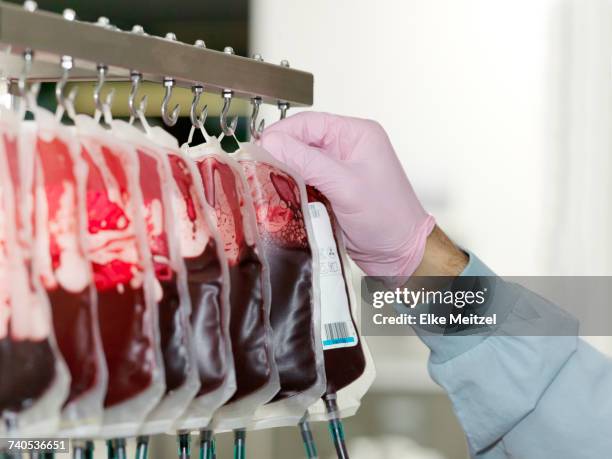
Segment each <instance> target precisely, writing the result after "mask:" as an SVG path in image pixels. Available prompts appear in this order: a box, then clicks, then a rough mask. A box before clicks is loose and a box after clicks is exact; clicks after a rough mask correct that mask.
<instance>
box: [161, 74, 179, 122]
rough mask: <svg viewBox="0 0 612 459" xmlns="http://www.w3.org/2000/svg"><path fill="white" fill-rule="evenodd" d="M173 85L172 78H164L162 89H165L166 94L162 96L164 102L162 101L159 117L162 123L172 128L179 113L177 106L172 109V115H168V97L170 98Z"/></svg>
mask: <svg viewBox="0 0 612 459" xmlns="http://www.w3.org/2000/svg"><path fill="white" fill-rule="evenodd" d="M174 85H175V81H174V79H172V78H164V87H165V88H166V93H165V94H164V100H163V101H162V106H161V115H162V119H163V120H164V123H166V124H167V125H168V126H174V125H175V124H176V122H177V121H178V117H179V111H180V109H181V107H179V105H178V104H176V105H175V106H174V109H172V113H171V114H169V115H168V104H169V103H170V97H172V88H173V87H174Z"/></svg>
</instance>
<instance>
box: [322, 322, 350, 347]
mask: <svg viewBox="0 0 612 459" xmlns="http://www.w3.org/2000/svg"><path fill="white" fill-rule="evenodd" d="M324 325H325V339H324V340H323V345H324V346H333V345H334V344H346V343H354V342H355V337H354V336H353V333H351V332H352V328H353V327H352V324H351V327H350V329H349V325H348V324H347V323H346V322H334V323H331V324H324Z"/></svg>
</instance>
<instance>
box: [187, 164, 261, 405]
mask: <svg viewBox="0 0 612 459" xmlns="http://www.w3.org/2000/svg"><path fill="white" fill-rule="evenodd" d="M236 166H237V164H236V165H235V166H233V167H236ZM196 167H197V168H198V171H199V172H200V175H201V177H202V182H203V184H204V193H205V196H206V201H207V202H208V204H209V205H210V206H211V207H213V208H214V209H215V221H216V224H217V229H218V230H219V234H220V236H221V238H222V239H223V244H224V249H225V255H226V257H227V261H228V265H229V273H230V288H231V290H230V302H231V305H232V315H231V320H230V330H231V335H232V349H233V353H234V364H235V367H236V380H237V390H236V393H235V394H234V396H233V397H232V399H231V400H230V402H232V401H236V400H240V399H241V398H243V397H245V396H247V395H249V394H251V393H253V392H255V391H257V390H258V389H260V388H261V387H263V386H264V385H265V384H266V383H267V382H268V380H269V379H270V377H271V366H270V362H269V360H268V347H269V345H268V343H267V340H266V328H267V326H266V320H265V315H266V311H265V308H264V288H265V286H264V282H263V269H264V266H263V263H262V261H261V259H260V256H259V255H258V253H257V251H256V248H255V245H254V243H255V241H254V237H253V235H252V234H248V233H247V232H248V231H253V229H254V228H252V227H249V226H247V225H249V222H247V221H245V219H246V218H248V215H246V212H247V210H246V209H245V206H246V204H247V202H246V200H245V199H246V198H245V195H244V194H245V193H246V192H248V191H247V190H245V189H244V188H243V186H244V184H243V183H242V181H241V177H240V175H239V172H238V171H236V170H235V169H233V167H232V165H230V164H229V163H228V161H227V160H225V161H224V160H223V159H222V158H221V157H219V156H203V157H201V158H198V159H197V160H196ZM251 218H252V217H251Z"/></svg>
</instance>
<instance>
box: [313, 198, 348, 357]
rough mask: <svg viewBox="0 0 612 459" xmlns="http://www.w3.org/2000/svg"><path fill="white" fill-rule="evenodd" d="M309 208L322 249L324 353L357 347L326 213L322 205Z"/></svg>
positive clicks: (318, 203)
mask: <svg viewBox="0 0 612 459" xmlns="http://www.w3.org/2000/svg"><path fill="white" fill-rule="evenodd" d="M308 208H309V210H310V217H311V221H312V228H313V232H314V237H315V242H316V243H317V247H318V248H319V265H320V269H319V287H320V290H321V299H320V301H321V341H322V342H323V349H324V350H325V349H336V348H340V347H351V346H356V345H357V343H358V342H359V338H358V336H357V332H356V331H355V327H354V325H353V321H352V320H351V308H350V305H349V299H348V296H347V293H346V285H345V282H344V276H343V274H342V265H341V264H340V256H339V255H338V247H337V246H336V241H335V239H334V233H333V231H332V226H331V221H330V219H329V215H328V213H327V209H326V208H325V206H324V205H323V204H321V203H320V202H312V203H309V204H308ZM349 288H350V287H349Z"/></svg>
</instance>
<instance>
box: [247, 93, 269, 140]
mask: <svg viewBox="0 0 612 459" xmlns="http://www.w3.org/2000/svg"><path fill="white" fill-rule="evenodd" d="M251 103H252V104H253V111H252V112H251V120H250V126H249V128H250V130H251V137H253V138H254V139H255V140H259V138H260V137H261V133H262V132H263V130H264V126H265V125H266V120H261V122H260V123H259V126H257V116H258V115H259V106H260V105H261V97H253V98H252V99H251Z"/></svg>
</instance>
